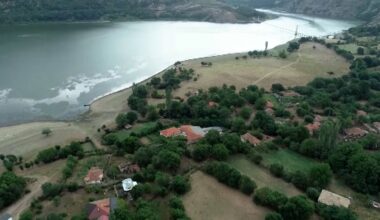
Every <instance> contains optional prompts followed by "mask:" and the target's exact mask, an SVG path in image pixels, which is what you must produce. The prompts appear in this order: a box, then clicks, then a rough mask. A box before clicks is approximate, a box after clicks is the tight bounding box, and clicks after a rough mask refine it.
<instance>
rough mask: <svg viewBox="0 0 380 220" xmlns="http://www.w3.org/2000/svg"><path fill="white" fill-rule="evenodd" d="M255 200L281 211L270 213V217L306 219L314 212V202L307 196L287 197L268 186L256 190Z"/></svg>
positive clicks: (289, 219) (285, 219)
mask: <svg viewBox="0 0 380 220" xmlns="http://www.w3.org/2000/svg"><path fill="white" fill-rule="evenodd" d="M253 201H254V202H255V203H257V204H259V205H262V206H267V207H269V208H271V209H273V210H275V211H277V212H279V213H280V214H277V213H276V214H274V213H271V214H269V215H268V217H267V218H268V219H284V220H306V219H309V218H310V216H311V215H312V214H313V213H314V204H313V202H311V201H310V200H308V199H307V198H306V197H304V196H295V197H292V198H287V197H286V196H285V195H284V194H282V193H280V192H277V191H274V190H271V189H270V188H267V187H264V188H260V189H258V190H256V192H255V194H254V196H253ZM269 216H271V217H269ZM279 216H281V217H282V218H280V217H279Z"/></svg>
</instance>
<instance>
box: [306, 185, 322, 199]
mask: <svg viewBox="0 0 380 220" xmlns="http://www.w3.org/2000/svg"><path fill="white" fill-rule="evenodd" d="M320 194H321V192H320V191H319V190H318V189H316V188H313V187H308V188H307V189H306V195H307V197H309V198H310V199H311V200H313V201H315V202H316V201H317V200H318V198H319V195H320Z"/></svg>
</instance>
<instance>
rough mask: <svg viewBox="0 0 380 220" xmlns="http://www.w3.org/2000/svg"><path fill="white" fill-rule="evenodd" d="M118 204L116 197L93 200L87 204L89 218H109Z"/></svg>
mask: <svg viewBox="0 0 380 220" xmlns="http://www.w3.org/2000/svg"><path fill="white" fill-rule="evenodd" d="M116 206H117V200H116V198H108V199H102V200H98V201H94V202H91V203H89V204H87V206H86V213H87V218H88V219H89V220H108V219H109V216H110V214H111V213H112V211H113V210H114V209H115V208H116Z"/></svg>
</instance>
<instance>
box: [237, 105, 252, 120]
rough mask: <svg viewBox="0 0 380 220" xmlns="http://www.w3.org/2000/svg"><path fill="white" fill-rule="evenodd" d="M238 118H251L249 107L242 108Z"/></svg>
mask: <svg viewBox="0 0 380 220" xmlns="http://www.w3.org/2000/svg"><path fill="white" fill-rule="evenodd" d="M239 114H240V116H241V117H242V118H244V119H246V120H247V119H249V118H250V117H251V114H252V110H251V109H250V108H249V107H243V108H242V109H241V110H240V113H239Z"/></svg>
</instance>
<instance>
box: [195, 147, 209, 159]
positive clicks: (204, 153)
mask: <svg viewBox="0 0 380 220" xmlns="http://www.w3.org/2000/svg"><path fill="white" fill-rule="evenodd" d="M210 150H211V147H210V146H209V145H205V144H200V145H197V146H195V148H194V150H193V153H192V155H193V159H194V160H196V161H204V160H206V159H207V158H208V157H209V156H210Z"/></svg>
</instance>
